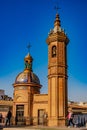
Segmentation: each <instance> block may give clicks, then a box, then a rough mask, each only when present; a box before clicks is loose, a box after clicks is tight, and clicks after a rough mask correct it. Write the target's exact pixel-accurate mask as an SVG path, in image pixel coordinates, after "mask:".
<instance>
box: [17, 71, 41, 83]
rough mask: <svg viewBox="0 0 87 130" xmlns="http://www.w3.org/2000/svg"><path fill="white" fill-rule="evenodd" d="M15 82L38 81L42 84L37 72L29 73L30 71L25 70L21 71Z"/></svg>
mask: <svg viewBox="0 0 87 130" xmlns="http://www.w3.org/2000/svg"><path fill="white" fill-rule="evenodd" d="M15 83H37V84H40V80H39V78H38V76H37V75H36V74H34V73H33V72H31V73H29V72H28V71H24V72H22V73H19V74H18V76H17V77H16V80H15Z"/></svg>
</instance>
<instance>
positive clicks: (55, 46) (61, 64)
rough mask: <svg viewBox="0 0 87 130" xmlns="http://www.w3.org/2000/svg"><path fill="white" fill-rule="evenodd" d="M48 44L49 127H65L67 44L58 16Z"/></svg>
mask: <svg viewBox="0 0 87 130" xmlns="http://www.w3.org/2000/svg"><path fill="white" fill-rule="evenodd" d="M46 42H47V44H48V126H65V125H66V119H65V117H66V115H67V78H68V76H67V44H68V42H69V40H68V37H67V36H66V34H65V32H64V31H63V30H62V29H61V25H60V19H59V15H58V14H56V19H55V21H54V28H53V30H51V31H50V33H49V35H48V38H47V40H46Z"/></svg>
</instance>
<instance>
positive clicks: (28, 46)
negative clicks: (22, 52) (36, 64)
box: [27, 43, 31, 53]
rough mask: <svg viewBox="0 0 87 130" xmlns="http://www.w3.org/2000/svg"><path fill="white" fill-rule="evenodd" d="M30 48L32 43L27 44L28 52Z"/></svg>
mask: <svg viewBox="0 0 87 130" xmlns="http://www.w3.org/2000/svg"><path fill="white" fill-rule="evenodd" d="M30 48H31V45H30V43H29V44H28V45H27V49H28V52H29V53H30Z"/></svg>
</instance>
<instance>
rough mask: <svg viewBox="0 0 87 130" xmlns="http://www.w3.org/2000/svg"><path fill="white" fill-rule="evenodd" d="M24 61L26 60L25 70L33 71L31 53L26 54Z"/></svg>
mask: <svg viewBox="0 0 87 130" xmlns="http://www.w3.org/2000/svg"><path fill="white" fill-rule="evenodd" d="M24 62H25V70H29V71H32V62H33V58H32V56H31V55H30V54H29V53H28V54H27V56H25V58H24Z"/></svg>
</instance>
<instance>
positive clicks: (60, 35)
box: [46, 32, 69, 45]
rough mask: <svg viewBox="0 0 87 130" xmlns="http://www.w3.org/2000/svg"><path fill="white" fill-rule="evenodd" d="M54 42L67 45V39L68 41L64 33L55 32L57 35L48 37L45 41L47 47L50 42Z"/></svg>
mask: <svg viewBox="0 0 87 130" xmlns="http://www.w3.org/2000/svg"><path fill="white" fill-rule="evenodd" d="M55 41H58V42H65V43H66V44H68V42H69V39H68V37H67V36H66V35H65V34H64V33H61V32H57V33H54V34H51V35H49V36H48V38H47V40H46V42H47V43H48V45H49V44H50V43H51V42H55Z"/></svg>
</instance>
